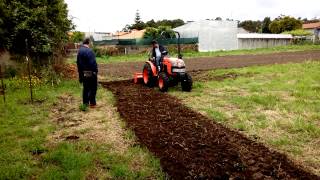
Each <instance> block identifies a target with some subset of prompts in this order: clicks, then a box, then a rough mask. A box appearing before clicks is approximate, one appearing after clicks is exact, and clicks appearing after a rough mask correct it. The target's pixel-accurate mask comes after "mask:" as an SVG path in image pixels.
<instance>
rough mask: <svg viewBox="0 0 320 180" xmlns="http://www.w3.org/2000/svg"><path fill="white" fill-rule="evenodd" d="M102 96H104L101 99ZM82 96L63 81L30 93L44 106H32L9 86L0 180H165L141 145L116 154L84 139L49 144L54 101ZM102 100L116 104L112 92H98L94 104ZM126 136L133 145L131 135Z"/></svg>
mask: <svg viewBox="0 0 320 180" xmlns="http://www.w3.org/2000/svg"><path fill="white" fill-rule="evenodd" d="M7 82H8V80H7ZM7 84H10V83H7ZM103 92H106V94H104V95H101V94H102V93H103ZM80 93H81V86H80V84H79V83H78V82H76V81H62V82H61V84H59V85H58V86H55V87H52V86H49V85H41V86H38V87H36V88H35V89H34V94H35V99H36V100H42V101H43V102H40V101H36V102H35V103H34V104H30V102H29V93H28V89H27V88H23V89H16V88H14V89H12V88H11V86H9V87H8V89H7V97H6V99H7V101H6V103H5V104H4V103H3V102H2V99H1V101H0V179H46V180H47V179H85V178H89V179H90V178H100V179H116V178H118V179H147V178H150V177H153V178H157V179H164V175H163V173H162V171H161V167H160V162H159V160H158V159H156V158H154V157H153V156H152V155H151V154H150V153H149V152H148V151H147V149H145V148H143V147H139V146H134V147H129V149H128V150H127V151H125V152H124V153H123V154H120V153H117V152H114V150H113V147H112V146H110V145H109V144H103V143H96V142H94V141H89V140H86V139H80V140H79V141H75V142H69V141H62V142H58V143H57V144H54V143H51V142H49V141H48V136H49V135H50V134H52V133H53V132H55V131H56V130H57V128H58V127H57V125H56V124H55V123H53V122H52V121H50V119H49V114H50V112H51V109H52V108H54V105H55V104H56V103H59V101H58V99H57V98H58V97H59V96H61V95H62V94H71V95H73V96H74V97H75V98H78V99H80ZM102 96H108V97H107V98H108V101H110V103H112V102H113V101H114V100H113V97H112V94H111V93H110V92H107V91H105V90H102V89H101V88H99V92H98V100H99V99H100V98H102ZM79 102H80V100H79ZM77 111H79V113H85V112H81V111H80V109H77ZM106 120H107V119H106ZM85 132H86V131H83V132H82V133H85ZM106 133H107V132H106ZM127 134H128V139H131V141H135V137H134V134H133V133H132V132H131V131H127ZM106 143H107V142H106ZM37 152H40V153H41V154H40V155H36V153H37ZM139 158H140V159H139ZM141 158H142V159H141ZM135 163H138V164H135ZM139 163H140V164H139ZM136 166H138V167H136Z"/></svg>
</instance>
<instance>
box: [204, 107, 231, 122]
mask: <svg viewBox="0 0 320 180" xmlns="http://www.w3.org/2000/svg"><path fill="white" fill-rule="evenodd" d="M206 112H207V113H208V115H209V116H211V117H212V118H213V119H214V120H216V121H217V122H224V121H226V116H225V114H224V113H222V112H220V111H216V110H213V109H207V110H206Z"/></svg>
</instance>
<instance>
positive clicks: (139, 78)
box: [133, 73, 143, 84]
mask: <svg viewBox="0 0 320 180" xmlns="http://www.w3.org/2000/svg"><path fill="white" fill-rule="evenodd" d="M142 81H143V75H142V73H134V78H133V82H134V83H135V84H138V83H142Z"/></svg>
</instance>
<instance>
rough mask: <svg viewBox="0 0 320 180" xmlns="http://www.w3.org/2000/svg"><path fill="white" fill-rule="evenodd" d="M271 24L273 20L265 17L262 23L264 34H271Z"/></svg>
mask: <svg viewBox="0 0 320 180" xmlns="http://www.w3.org/2000/svg"><path fill="white" fill-rule="evenodd" d="M270 24H271V19H270V17H265V18H264V20H263V21H262V27H261V28H262V33H271V31H270V29H269V26H270Z"/></svg>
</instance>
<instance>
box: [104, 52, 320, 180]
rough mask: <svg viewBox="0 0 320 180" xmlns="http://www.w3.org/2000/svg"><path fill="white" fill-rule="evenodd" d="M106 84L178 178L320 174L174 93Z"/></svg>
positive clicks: (146, 142) (172, 175)
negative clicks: (195, 108)
mask: <svg viewBox="0 0 320 180" xmlns="http://www.w3.org/2000/svg"><path fill="white" fill-rule="evenodd" d="M318 55H320V53H318ZM240 60H241V59H239V60H237V61H239V62H240ZM255 62H256V63H257V61H255ZM238 65H241V63H240V64H238ZM103 86H104V87H106V88H108V89H110V90H111V91H112V92H113V93H114V95H115V97H116V99H117V107H118V111H119V113H120V115H121V117H122V118H123V119H124V120H125V121H127V124H128V127H129V128H130V129H132V130H133V131H134V132H135V134H136V136H137V137H138V140H139V141H140V142H141V143H142V144H143V145H145V146H146V147H147V148H148V149H149V150H150V151H151V152H152V153H154V154H155V155H156V156H157V157H159V158H160V161H161V165H162V167H163V170H164V171H165V172H166V173H167V174H168V175H169V177H170V178H172V179H320V177H318V176H316V175H313V174H311V173H309V172H307V171H305V170H304V169H302V168H301V167H299V166H298V165H296V164H294V163H293V162H291V161H290V160H289V159H288V158H287V157H286V156H285V155H283V154H280V153H278V152H275V151H272V150H270V149H268V148H267V147H265V146H264V145H262V144H260V143H258V142H255V141H253V140H250V139H248V138H247V137H245V136H244V135H242V134H240V133H238V132H236V131H233V130H230V129H228V128H226V127H224V126H222V125H220V124H218V123H215V122H214V121H213V120H212V119H209V118H207V117H205V116H203V115H201V114H199V113H197V112H195V111H192V110H191V109H189V108H188V107H186V106H184V105H182V104H181V103H180V102H179V100H178V99H176V98H174V97H172V96H170V95H167V94H164V93H160V92H158V91H156V90H153V89H150V88H147V87H144V86H142V85H134V84H133V83H132V82H131V81H118V82H109V83H104V84H103Z"/></svg>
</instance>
